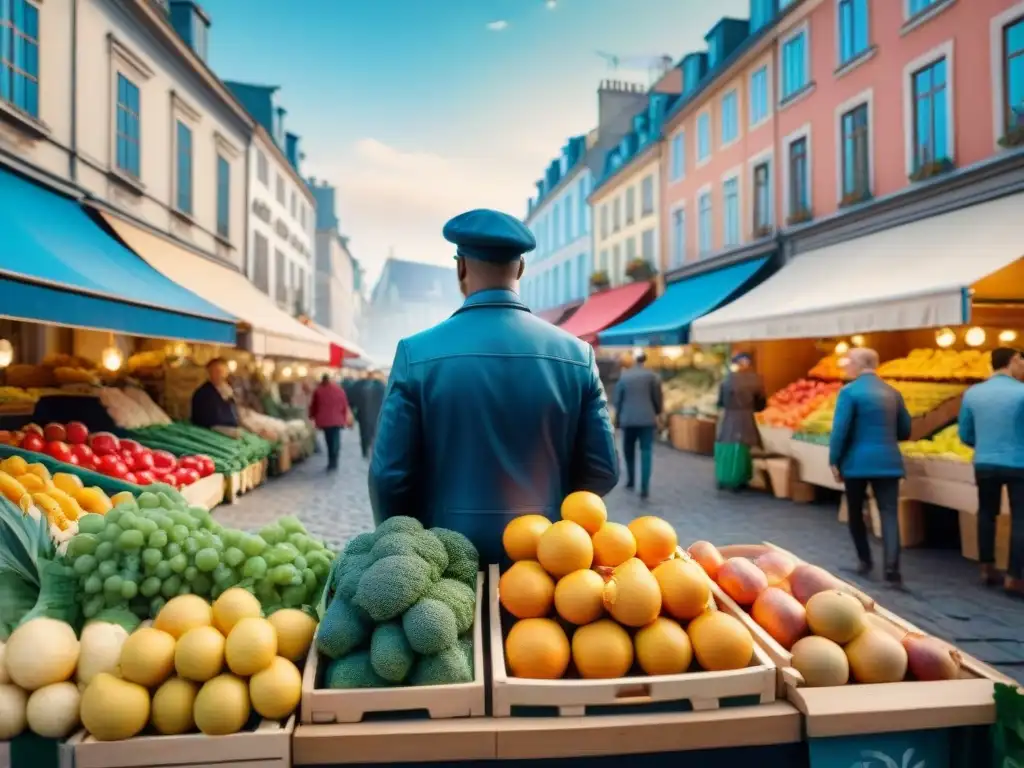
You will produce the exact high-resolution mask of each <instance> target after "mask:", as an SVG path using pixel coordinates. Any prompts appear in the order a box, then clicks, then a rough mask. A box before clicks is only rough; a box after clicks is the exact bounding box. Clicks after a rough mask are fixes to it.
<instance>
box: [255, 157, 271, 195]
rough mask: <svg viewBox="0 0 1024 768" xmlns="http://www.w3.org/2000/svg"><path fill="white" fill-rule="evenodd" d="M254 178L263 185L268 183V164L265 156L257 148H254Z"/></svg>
mask: <svg viewBox="0 0 1024 768" xmlns="http://www.w3.org/2000/svg"><path fill="white" fill-rule="evenodd" d="M256 178H257V179H259V182H260V184H262V185H263V186H265V187H266V186H268V185H269V184H270V166H269V165H268V164H267V156H266V155H265V154H263V152H261V151H260V150H258V149H257V150H256Z"/></svg>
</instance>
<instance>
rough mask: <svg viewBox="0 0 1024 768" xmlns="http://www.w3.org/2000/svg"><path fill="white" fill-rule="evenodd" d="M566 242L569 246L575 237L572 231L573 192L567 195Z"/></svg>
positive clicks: (565, 206)
mask: <svg viewBox="0 0 1024 768" xmlns="http://www.w3.org/2000/svg"><path fill="white" fill-rule="evenodd" d="M564 210H565V242H566V244H568V243H569V242H570V241H571V240H572V239H573V236H574V233H573V231H572V192H566V193H565V205H564Z"/></svg>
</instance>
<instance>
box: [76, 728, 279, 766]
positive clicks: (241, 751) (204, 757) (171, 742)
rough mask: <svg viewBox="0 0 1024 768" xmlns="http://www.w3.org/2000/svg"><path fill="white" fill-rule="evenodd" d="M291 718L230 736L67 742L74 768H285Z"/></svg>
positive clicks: (81, 738) (82, 737) (81, 736)
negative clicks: (146, 767)
mask: <svg viewBox="0 0 1024 768" xmlns="http://www.w3.org/2000/svg"><path fill="white" fill-rule="evenodd" d="M294 730H295V716H294V715H293V716H292V717H290V718H288V720H287V721H286V722H283V723H280V722H277V721H275V720H263V721H261V722H260V724H259V725H258V726H257V727H256V729H255V730H253V731H243V732H242V733H235V734H231V735H230V736H204V735H203V734H201V733H189V734H184V735H182V736H138V737H136V738H134V739H126V740H124V741H97V740H96V739H94V738H93V737H92V736H90V735H89V734H88V733H86V732H85V731H80V732H79V733H78V734H77V735H76V736H74V737H72V739H71V740H70V741H69V744H73V746H74V751H75V768H139V767H141V766H160V768H186V766H190V767H191V768H199V767H200V766H219V765H223V766H224V767H225V768H290V766H291V759H292V754H291V753H292V732H293V731H294Z"/></svg>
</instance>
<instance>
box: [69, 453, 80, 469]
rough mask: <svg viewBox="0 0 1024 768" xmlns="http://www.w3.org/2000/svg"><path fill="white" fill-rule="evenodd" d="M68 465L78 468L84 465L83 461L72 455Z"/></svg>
mask: <svg viewBox="0 0 1024 768" xmlns="http://www.w3.org/2000/svg"><path fill="white" fill-rule="evenodd" d="M68 464H73V465H75V466H76V467H79V466H81V465H82V460H81V459H80V458H78V456H76V455H75V454H73V453H72V454H71V456H70V458H69V459H68Z"/></svg>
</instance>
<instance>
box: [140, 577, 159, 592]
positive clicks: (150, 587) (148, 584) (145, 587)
mask: <svg viewBox="0 0 1024 768" xmlns="http://www.w3.org/2000/svg"><path fill="white" fill-rule="evenodd" d="M139 592H141V593H142V596H143V597H155V596H156V595H158V594H160V579H158V578H157V577H156V576H150V577H149V578H148V579H146V580H145V581H144V582H142V584H141V585H140V586H139Z"/></svg>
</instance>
